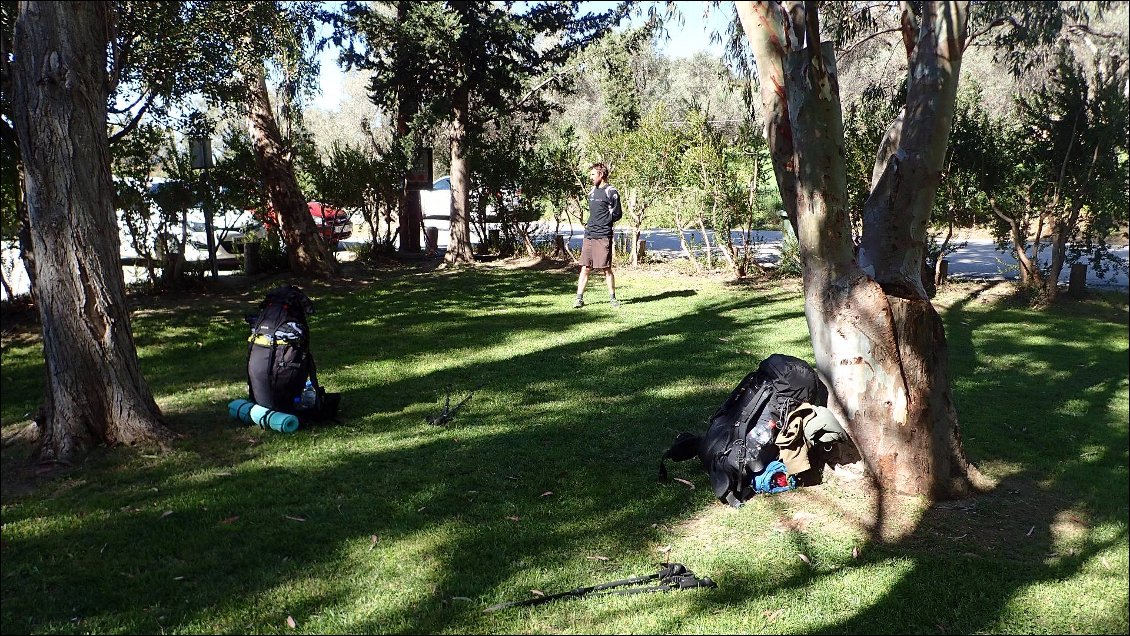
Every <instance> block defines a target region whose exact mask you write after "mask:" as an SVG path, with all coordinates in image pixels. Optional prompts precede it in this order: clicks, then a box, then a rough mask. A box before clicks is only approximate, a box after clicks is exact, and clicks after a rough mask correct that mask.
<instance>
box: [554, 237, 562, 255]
mask: <svg viewBox="0 0 1130 636" xmlns="http://www.w3.org/2000/svg"><path fill="white" fill-rule="evenodd" d="M564 255H565V237H564V236H561V235H560V234H554V235H553V256H554V257H555V258H559V257H561V256H564Z"/></svg>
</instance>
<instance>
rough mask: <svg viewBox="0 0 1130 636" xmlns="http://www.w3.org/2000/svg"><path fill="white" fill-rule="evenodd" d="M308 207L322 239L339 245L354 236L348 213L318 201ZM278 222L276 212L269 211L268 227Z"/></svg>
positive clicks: (310, 203) (311, 202)
mask: <svg viewBox="0 0 1130 636" xmlns="http://www.w3.org/2000/svg"><path fill="white" fill-rule="evenodd" d="M306 206H307V207H308V208H309V209H310V216H312V217H313V218H314V225H315V226H317V228H318V233H319V234H321V235H322V238H324V239H326V240H327V241H331V242H333V243H337V242H338V241H343V240H345V239H347V238H349V237H351V236H353V221H351V220H350V219H349V214H348V213H346V212H344V211H342V210H339V209H337V208H331V207H330V206H328V205H325V204H324V203H319V202H318V201H310V202H309V203H307V204H306ZM277 222H278V221H277V219H276V217H275V211H274V210H273V209H268V210H267V223H266V225H267V227H268V228H270V227H274V225H275V224H276V223H277Z"/></svg>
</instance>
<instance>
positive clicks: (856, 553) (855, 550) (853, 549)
mask: <svg viewBox="0 0 1130 636" xmlns="http://www.w3.org/2000/svg"><path fill="white" fill-rule="evenodd" d="M851 558H853V559H858V558H859V546H857V545H853V546H851Z"/></svg>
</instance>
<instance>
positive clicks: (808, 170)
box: [738, 2, 977, 497]
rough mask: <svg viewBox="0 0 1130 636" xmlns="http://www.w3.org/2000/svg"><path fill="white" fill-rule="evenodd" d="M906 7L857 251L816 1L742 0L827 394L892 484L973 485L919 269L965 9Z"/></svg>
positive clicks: (935, 492)
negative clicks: (893, 96)
mask: <svg viewBox="0 0 1130 636" xmlns="http://www.w3.org/2000/svg"><path fill="white" fill-rule="evenodd" d="M902 6H903V8H902V13H901V15H900V16H899V17H900V21H901V24H902V27H903V28H902V34H903V37H904V42H905V51H906V55H907V66H908V73H907V80H906V81H907V98H906V106H905V108H904V109H903V111H902V113H900V115H899V117H898V118H896V119H895V121H894V122H893V123H892V124H891V125H890V126H889V127H888V129H887V133H886V135H885V137H884V139H883V142H882V144H881V145H880V148H879V151H878V153H877V157H876V160H875V165H874V169H873V176H872V187H871V193H870V195H869V197H868V198H867V200H866V201H865V202H864V205H863V212H862V225H863V232H862V236H861V237H860V246H859V250H858V254H856V253H855V252H854V250H853V247H854V246H853V244H852V234H851V228H850V222H849V210H848V198H847V197H848V193H847V178H846V174H847V173H846V166H845V161H844V138H843V134H844V133H843V118H842V113H841V108H840V101H839V94H838V83H837V76H836V61H835V56H834V53H833V49H832V46H831V44H830V43H822V42H821V38H820V34H821V30H820V29H821V24H820V15H821V11H820V9H819V8H818V4H817V3H815V2H806V3H788V4H787V5H785V4H781V3H777V2H764V3H753V2H740V3H738V13H739V16H740V19H741V22H742V25H743V27H744V29H745V32H746V35H747V37H748V39H749V44H750V46H751V49H752V52H753V54H754V57H755V59H756V62H757V70H758V75H759V80H760V93H761V99H762V102H763V107H764V111H763V112H764V114H765V122H766V128H767V131H766V137H767V138H768V140H769V145H770V150H771V156H772V160H773V165H774V171H775V173H776V176H777V182H778V187H779V189H780V190H781V198H782V200H783V201H784V205H785V210H786V212H787V213H788V215H789V218H790V221H791V223H792V224H793V226H794V228H796V229H797V237H798V239H799V245H800V253H801V262H802V265H803V268H804V294H805V316H806V318H807V321H808V326H809V331H810V333H811V336H812V345H813V351H814V353H815V356H816V367H817V369H818V371H819V373H820V375H821V376H822V377H823V379H824V380H825V382H826V384H827V385H828V386H829V388H830V402H831V406H832V408H833V410H834V411H835V412H836V413H837V414H838V415H839V416H840V418H841V420H842V421H844V422H846V423H848V429H849V432H850V433H851V435H852V438H853V439H854V441H855V442H856V445H857V447H858V448H859V450H860V452H861V454H862V456H863V459H864V461H865V462H866V465H867V467H868V468H869V470H870V473H871V474H872V475H874V477H875V478H876V479H877V482H878V484H879V485H880V486H881V487H883V488H884V489H891V490H895V491H899V492H906V493H914V494H920V495H925V496H928V497H956V496H962V495H966V494H968V493H970V492H971V490H972V489H973V487H974V485H975V482H976V481H977V471H976V469H975V468H974V467H973V466H972V465H970V464H969V462H968V460H967V459H966V457H965V452H964V449H963V447H962V444H961V437H960V433H959V430H958V422H957V414H956V412H955V410H954V407H953V400H952V396H951V392H950V383H949V370H948V361H947V355H946V344H945V331H944V328H943V325H942V322H941V319H940V318H939V316H938V314H937V312H936V311H935V310H934V308H933V306H932V305H931V304H930V302H929V299H928V298H927V296H926V293H925V290H924V289H923V287H922V281H921V278H920V267H921V261H922V250H923V247H924V243H925V233H926V226H927V222H928V219H929V214H930V211H931V209H932V208H933V203H934V195H935V190H936V188H937V175H938V173H939V172H940V170H941V167H942V162H943V160H944V157H945V150H946V144H947V141H948V136H949V128H950V124H951V122H952V119H953V110H954V100H955V96H956V92H957V82H958V75H959V72H960V68H961V54H962V51H963V50H964V48H965V44H966V40H967V38H968V4H967V3H964V2H926V3H923V4H922V5H921V7H920V12H916V11H915V9H914V8H913V7H912V6H911V4H910V3H904V4H903V5H902Z"/></svg>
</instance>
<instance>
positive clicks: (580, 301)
mask: <svg viewBox="0 0 1130 636" xmlns="http://www.w3.org/2000/svg"><path fill="white" fill-rule="evenodd" d="M584 306H585V300H584V299H583V298H578V299H577V302H575V303H573V309H580V308H581V307H584Z"/></svg>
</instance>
